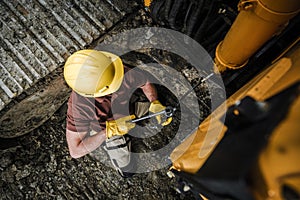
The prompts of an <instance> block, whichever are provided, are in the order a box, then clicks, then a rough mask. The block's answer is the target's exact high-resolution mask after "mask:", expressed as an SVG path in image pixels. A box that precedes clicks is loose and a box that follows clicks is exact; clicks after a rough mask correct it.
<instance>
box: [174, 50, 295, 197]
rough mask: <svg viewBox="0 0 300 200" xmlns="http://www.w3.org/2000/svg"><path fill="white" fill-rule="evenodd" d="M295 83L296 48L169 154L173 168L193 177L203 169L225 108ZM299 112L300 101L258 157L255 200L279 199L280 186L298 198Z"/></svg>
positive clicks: (260, 98)
mask: <svg viewBox="0 0 300 200" xmlns="http://www.w3.org/2000/svg"><path fill="white" fill-rule="evenodd" d="M297 81H300V47H299V45H298V46H297V47H294V48H293V49H292V50H290V51H289V52H288V53H287V54H285V55H284V57H282V58H281V59H279V60H278V61H277V62H276V63H274V64H272V65H271V66H269V67H268V68H267V69H266V70H264V71H263V72H261V73H260V74H258V75H257V76H256V77H255V78H254V79H253V80H251V81H250V82H249V83H248V84H246V85H245V86H244V87H242V88H241V89H240V90H238V91H237V92H236V93H235V94H233V95H232V96H230V97H229V98H228V99H227V100H226V102H224V104H222V105H221V106H220V107H219V108H217V109H216V110H215V111H214V112H213V113H212V114H211V115H210V116H209V117H208V118H206V119H205V120H204V121H203V122H202V123H201V124H200V126H199V127H198V129H197V131H195V132H194V133H193V134H192V135H191V136H190V137H188V138H187V139H186V140H185V141H184V142H183V143H182V144H180V145H179V146H178V147H177V148H176V149H175V150H174V151H173V152H172V154H171V160H172V163H173V166H172V168H173V169H175V170H178V171H185V172H188V173H196V172H197V171H198V170H199V169H200V168H201V167H202V166H203V164H204V163H205V162H206V160H207V159H208V157H209V156H210V155H211V153H212V152H213V151H214V149H215V148H216V146H217V145H218V143H219V142H220V141H221V140H222V138H223V136H224V134H225V133H226V130H227V127H226V126H225V125H224V124H223V123H222V122H221V121H220V118H221V117H222V116H223V115H224V114H225V112H226V109H224V107H226V108H228V107H230V106H231V105H233V104H235V103H236V102H238V101H239V100H241V99H243V98H244V97H246V96H251V97H253V98H254V99H256V100H258V101H264V100H265V99H267V98H269V97H271V96H273V95H275V94H277V93H278V92H280V91H282V90H283V89H285V88H287V87H288V86H291V85H292V84H293V83H296V82H297ZM299 110H300V97H298V99H297V100H296V101H295V102H294V104H293V105H292V107H291V109H290V112H289V114H288V117H287V118H286V119H285V120H284V121H283V122H282V123H281V124H279V125H278V127H277V128H276V130H275V131H274V132H273V133H272V137H271V139H270V141H269V143H268V146H267V148H266V149H264V151H263V152H262V153H261V155H260V156H259V162H258V163H257V165H258V172H256V173H254V174H255V175H254V176H255V177H254V180H257V182H255V184H254V185H253V186H252V190H253V193H254V194H255V195H256V197H257V199H282V197H281V194H280V187H281V186H282V185H283V184H286V185H289V186H291V187H292V188H293V189H294V190H295V191H298V194H300V184H299V183H300V156H299V155H300V134H299V132H300V123H299V119H300V113H299Z"/></svg>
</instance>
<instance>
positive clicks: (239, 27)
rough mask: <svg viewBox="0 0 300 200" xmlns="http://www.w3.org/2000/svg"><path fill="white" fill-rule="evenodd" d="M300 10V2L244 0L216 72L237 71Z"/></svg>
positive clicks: (222, 44)
mask: <svg viewBox="0 0 300 200" xmlns="http://www.w3.org/2000/svg"><path fill="white" fill-rule="evenodd" d="M299 9H300V1H298V0H241V1H240V3H239V10H240V12H239V14H238V16H237V18H236V20H235V21H234V23H233V25H232V26H231V28H230V30H229V31H228V33H227V34H226V36H225V38H224V40H223V41H222V42H220V43H219V45H218V47H217V50H216V53H215V62H216V70H217V71H220V72H223V71H225V70H226V69H228V68H229V69H238V68H241V67H243V66H245V65H246V64H247V61H248V59H249V58H250V57H251V56H252V55H253V54H254V53H255V52H256V51H257V50H258V49H259V48H260V47H262V46H263V44H265V42H267V41H268V40H269V39H270V38H271V37H272V36H273V35H275V34H277V33H280V30H282V29H283V28H284V27H285V25H286V24H287V22H288V21H289V19H291V18H292V17H294V16H295V15H297V13H299Z"/></svg>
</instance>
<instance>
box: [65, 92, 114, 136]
mask: <svg viewBox="0 0 300 200" xmlns="http://www.w3.org/2000/svg"><path fill="white" fill-rule="evenodd" d="M110 107H111V106H110V99H109V98H108V97H106V98H87V97H83V96H81V95H79V94H77V93H76V92H74V91H73V92H72V93H71V95H70V98H69V101H68V111H67V122H66V123H67V125H66V128H67V129H68V130H71V131H75V132H87V131H89V130H91V129H92V130H94V131H97V132H99V131H101V130H103V129H105V121H106V120H107V119H108V117H109V116H110V115H109V113H110Z"/></svg>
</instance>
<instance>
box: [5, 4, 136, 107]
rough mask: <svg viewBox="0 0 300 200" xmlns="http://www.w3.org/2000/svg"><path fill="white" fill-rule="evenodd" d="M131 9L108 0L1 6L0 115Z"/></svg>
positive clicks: (126, 5)
mask: <svg viewBox="0 0 300 200" xmlns="http://www.w3.org/2000/svg"><path fill="white" fill-rule="evenodd" d="M130 5H132V4H130ZM133 7H134V5H132V7H131V6H128V1H122V2H121V1H120V2H118V3H115V2H114V1H111V0H105V1H96V0H84V1H79V0H74V1H73V0H66V1H58V0H51V1H45V0H34V1H32V0H20V1H17V0H3V1H1V2H0V30H1V31H0V77H1V78H0V110H2V109H3V108H4V107H5V106H6V105H7V104H8V103H10V102H11V101H12V99H14V98H16V97H18V96H19V95H20V94H21V93H22V92H23V91H25V90H26V89H28V88H30V87H31V86H32V85H34V84H35V83H36V82H37V81H38V80H40V79H41V78H43V77H45V76H46V75H48V74H49V73H50V72H52V71H53V70H55V69H56V68H58V67H61V65H62V64H63V63H64V61H65V59H66V58H67V57H68V56H69V55H70V54H71V53H72V52H74V51H76V50H78V49H82V48H84V47H87V46H88V45H90V44H91V43H92V42H93V41H94V40H95V39H97V38H98V37H99V36H101V35H103V34H104V33H106V32H107V30H108V29H109V28H111V27H112V26H113V25H114V24H116V23H117V22H118V21H119V20H120V19H122V17H123V16H124V15H125V14H126V13H128V12H130V11H131V10H132V9H133Z"/></svg>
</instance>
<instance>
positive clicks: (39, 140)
mask: <svg viewBox="0 0 300 200" xmlns="http://www.w3.org/2000/svg"><path fill="white" fill-rule="evenodd" d="M151 23H152V21H151V19H150V18H149V17H147V16H146V15H145V12H144V11H142V10H141V11H140V12H138V13H137V14H136V15H134V16H133V20H128V21H125V22H122V23H121V24H120V26H119V28H116V29H114V30H112V31H111V33H112V34H114V33H116V32H119V31H122V30H123V29H126V28H127V29H128V28H130V27H136V26H140V25H141V24H147V25H149V24H150V25H151ZM143 53H146V54H147V55H148V56H150V57H153V58H155V60H156V61H157V62H162V63H175V65H176V63H177V65H179V64H180V67H179V66H177V67H178V69H177V70H179V71H181V73H182V74H183V75H184V76H185V77H186V78H187V80H188V81H189V82H190V83H191V84H192V85H193V83H194V82H195V81H196V82H197V81H199V78H200V77H201V76H200V75H199V74H198V75H195V73H194V71H193V69H192V68H190V67H188V65H181V64H182V63H181V62H180V61H178V60H172V56H170V55H167V54H165V53H162V54H161V52H158V53H157V52H153V51H144V52H143ZM127 61H128V62H129V63H131V64H132V63H134V62H133V61H130V59H128V58H127ZM183 66H185V67H183ZM174 68H176V66H174ZM176 84H177V83H174V85H175V86H176ZM175 88H179V90H183V89H182V88H181V87H175ZM215 89H216V92H215V93H218V87H215ZM185 90H186V89H185ZM158 91H159V96H160V98H161V100H162V102H163V103H164V104H165V105H174V104H176V101H177V99H176V97H174V95H172V92H170V91H169V90H166V89H165V88H164V87H162V86H159V87H158ZM179 92H181V93H184V91H179ZM196 93H197V97H198V98H199V99H201V100H199V102H198V103H199V105H200V113H201V116H200V118H201V120H202V119H203V118H204V117H205V116H207V115H208V114H209V113H210V104H209V101H210V95H211V94H209V93H208V92H207V88H206V86H205V85H200V86H199V87H197V88H196ZM183 106H187V107H188V105H183ZM182 108H183V107H181V109H182ZM66 109H67V105H66V103H64V104H63V105H62V106H61V107H60V109H59V110H58V111H57V112H55V114H54V115H53V116H52V117H51V118H50V119H49V120H47V121H46V122H45V123H44V124H43V125H42V126H40V127H39V128H37V129H35V130H33V131H32V132H30V133H29V134H27V135H24V136H21V137H19V138H15V139H0V147H1V148H0V173H1V177H0V195H1V196H0V199H151V200H152V199H193V198H194V197H193V195H192V194H191V193H189V192H186V193H184V194H183V193H180V192H178V180H176V179H175V178H169V177H168V175H167V172H168V169H169V167H170V165H168V166H164V167H162V168H159V169H158V170H155V171H151V170H149V172H144V173H138V174H136V175H134V176H133V177H131V178H128V179H123V178H122V177H120V176H119V174H118V173H117V172H116V171H115V170H114V169H113V168H112V167H110V166H109V165H107V164H104V163H105V162H103V161H105V160H106V159H107V154H106V153H105V151H103V146H101V147H100V148H99V149H98V150H96V151H95V152H93V153H91V154H89V155H86V156H84V157H82V158H79V159H73V158H71V157H70V155H69V152H68V148H67V143H66V138H65V118H66ZM181 120H183V121H184V120H186V121H188V123H190V124H191V129H193V128H196V127H197V125H198V122H193V120H191V119H190V118H184V117H182V118H181V115H180V110H179V111H178V112H177V113H176V114H175V116H174V117H173V121H172V124H171V125H170V126H167V127H164V128H163V129H162V130H161V131H160V132H159V133H158V134H156V135H154V136H152V137H149V138H145V139H136V140H133V145H134V146H135V151H138V152H147V151H153V150H156V149H159V148H161V147H163V146H165V145H166V144H168V143H169V142H170V141H171V140H172V139H173V138H174V134H176V131H177V129H178V125H179V124H180V123H181V122H182V121H181ZM150 132H151V130H150ZM178 142H180V141H178ZM164 159H165V158H164ZM154 161H155V162H158V160H157V159H154ZM155 162H152V160H151V159H150V160H146V161H145V162H143V163H138V164H139V165H143V167H147V166H149V167H153V166H155V165H156V164H159V163H155Z"/></svg>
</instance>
